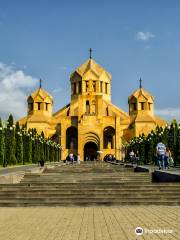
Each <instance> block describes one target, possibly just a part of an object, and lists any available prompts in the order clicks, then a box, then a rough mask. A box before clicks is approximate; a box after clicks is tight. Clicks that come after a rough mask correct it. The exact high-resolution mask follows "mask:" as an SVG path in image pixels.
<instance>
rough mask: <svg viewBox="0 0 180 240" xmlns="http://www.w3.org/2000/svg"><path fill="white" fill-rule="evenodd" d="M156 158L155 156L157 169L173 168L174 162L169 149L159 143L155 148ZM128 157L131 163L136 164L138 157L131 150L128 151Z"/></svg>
mask: <svg viewBox="0 0 180 240" xmlns="http://www.w3.org/2000/svg"><path fill="white" fill-rule="evenodd" d="M156 156H157V165H158V167H159V169H169V168H170V166H174V161H173V158H172V156H171V151H170V149H169V148H166V146H165V144H164V143H162V142H159V143H158V144H157V146H156ZM129 157H130V159H131V162H132V163H136V164H138V162H139V160H140V159H139V156H138V154H135V152H134V151H133V150H131V151H130V153H129Z"/></svg>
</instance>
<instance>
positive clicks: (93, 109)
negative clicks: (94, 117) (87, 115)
mask: <svg viewBox="0 0 180 240" xmlns="http://www.w3.org/2000/svg"><path fill="white" fill-rule="evenodd" d="M92 114H96V101H95V100H93V101H92Z"/></svg>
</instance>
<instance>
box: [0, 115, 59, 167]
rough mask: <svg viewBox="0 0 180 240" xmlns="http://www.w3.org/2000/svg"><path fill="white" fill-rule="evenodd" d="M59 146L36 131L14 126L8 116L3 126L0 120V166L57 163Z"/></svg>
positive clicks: (11, 117) (17, 125)
mask: <svg viewBox="0 0 180 240" xmlns="http://www.w3.org/2000/svg"><path fill="white" fill-rule="evenodd" d="M59 149H60V145H59V144H57V143H55V142H54V141H52V140H51V139H47V138H45V137H44V133H43V132H42V133H41V134H38V133H37V131H36V129H27V128H26V126H25V125H23V126H20V125H19V122H17V123H16V125H15V124H14V120H13V116H12V115H10V116H9V118H8V120H7V121H6V123H5V124H2V121H1V118H0V165H1V166H3V167H6V166H10V165H22V164H23V165H24V164H31V163H38V162H39V161H40V160H44V161H45V162H47V161H48V162H51V161H52V162H54V161H58V160H59V159H58V156H59Z"/></svg>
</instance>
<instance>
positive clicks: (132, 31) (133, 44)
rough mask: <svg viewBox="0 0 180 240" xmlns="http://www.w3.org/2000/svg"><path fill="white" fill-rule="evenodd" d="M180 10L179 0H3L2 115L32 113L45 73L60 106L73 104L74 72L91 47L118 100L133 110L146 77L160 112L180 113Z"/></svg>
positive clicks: (0, 39)
mask: <svg viewBox="0 0 180 240" xmlns="http://www.w3.org/2000/svg"><path fill="white" fill-rule="evenodd" d="M179 10H180V1H178V0H173V1H171V0H151V1H148V0H136V1H134V0H117V1H116V0H112V1H109V0H108V1H106V0H104V1H103V0H99V1H95V0H91V1H85V0H76V1H70V0H66V1H64V0H59V1H58V0H57V1H56V0H52V1H50V0H49V1H46V0H31V1H24V0H16V1H12V0H11V1H10V0H0V115H1V116H2V117H4V118H5V117H7V115H8V114H9V112H11V113H13V114H14V115H15V116H16V118H19V117H22V116H23V115H25V113H26V98H27V96H28V94H29V93H30V92H31V91H33V90H34V89H35V88H37V86H38V79H39V78H42V79H43V87H44V88H45V89H46V90H47V91H49V93H50V94H52V95H53V97H54V111H56V110H57V109H59V108H61V107H62V106H63V105H65V104H67V103H68V102H69V100H70V85H69V75H70V73H71V72H72V71H73V70H74V69H75V68H76V67H78V66H79V65H80V64H82V63H83V62H84V61H85V60H86V59H87V58H88V56H89V53H88V49H89V48H90V47H91V48H92V49H93V58H94V59H95V60H96V61H97V62H98V63H99V64H101V65H102V66H103V67H105V68H106V69H107V70H108V71H109V72H110V73H111V74H112V77H113V79H112V101H113V102H114V103H115V104H116V105H117V106H119V107H121V108H122V109H123V110H125V111H127V110H128V105H127V99H128V96H129V95H130V94H131V93H132V91H134V90H135V89H137V88H138V86H139V82H138V80H139V78H140V77H141V78H142V80H143V87H144V88H145V89H146V90H148V91H150V92H151V93H152V94H153V95H154V96H155V108H156V113H157V114H158V115H160V116H162V117H164V118H166V119H168V120H170V119H173V118H175V117H176V118H177V119H179V120H180V98H179V91H180V17H179Z"/></svg>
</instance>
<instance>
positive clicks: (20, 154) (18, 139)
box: [15, 122, 23, 164]
mask: <svg viewBox="0 0 180 240" xmlns="http://www.w3.org/2000/svg"><path fill="white" fill-rule="evenodd" d="M15 138H16V152H15V155H16V159H17V163H18V164H23V140H22V133H21V130H20V126H19V122H17V123H16V129H15Z"/></svg>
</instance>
